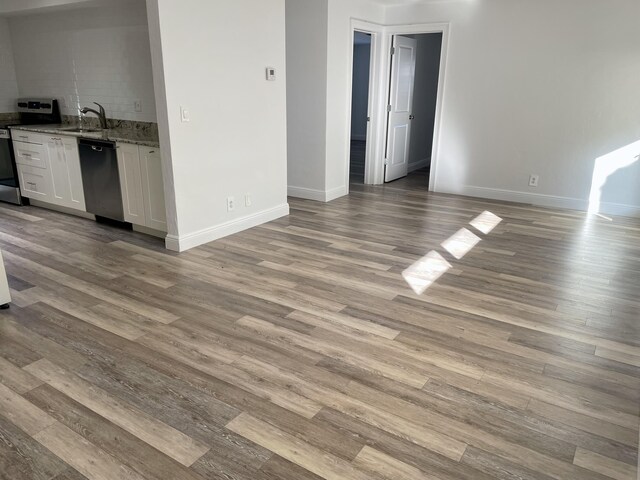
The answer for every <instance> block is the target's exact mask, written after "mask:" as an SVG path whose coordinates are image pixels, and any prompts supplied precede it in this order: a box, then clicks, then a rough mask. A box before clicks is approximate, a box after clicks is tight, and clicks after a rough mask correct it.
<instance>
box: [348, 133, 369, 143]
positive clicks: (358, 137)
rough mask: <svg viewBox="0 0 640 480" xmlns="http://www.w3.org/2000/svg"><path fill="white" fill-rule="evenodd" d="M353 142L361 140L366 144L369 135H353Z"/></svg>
mask: <svg viewBox="0 0 640 480" xmlns="http://www.w3.org/2000/svg"><path fill="white" fill-rule="evenodd" d="M351 140H359V141H361V142H366V141H367V135H366V134H365V135H357V134H356V135H353V134H352V135H351Z"/></svg>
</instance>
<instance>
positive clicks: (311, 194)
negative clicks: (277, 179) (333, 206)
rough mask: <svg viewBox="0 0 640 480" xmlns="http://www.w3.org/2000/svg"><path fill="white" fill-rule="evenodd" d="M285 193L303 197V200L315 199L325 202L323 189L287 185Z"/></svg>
mask: <svg viewBox="0 0 640 480" xmlns="http://www.w3.org/2000/svg"><path fill="white" fill-rule="evenodd" d="M287 195H288V196H290V197H295V198H304V199H305V200H315V201H317V202H326V200H325V198H326V196H325V192H324V190H316V189H313V188H305V187H287Z"/></svg>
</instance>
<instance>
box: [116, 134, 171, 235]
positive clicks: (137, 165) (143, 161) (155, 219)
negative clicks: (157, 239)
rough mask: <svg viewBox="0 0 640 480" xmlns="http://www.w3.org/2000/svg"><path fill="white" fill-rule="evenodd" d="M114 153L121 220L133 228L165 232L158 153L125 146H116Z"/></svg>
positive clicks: (142, 147) (154, 150)
mask: <svg viewBox="0 0 640 480" xmlns="http://www.w3.org/2000/svg"><path fill="white" fill-rule="evenodd" d="M117 150H118V170H119V173H120V188H121V190H122V204H123V208H124V219H125V220H126V221H127V222H130V223H133V224H134V225H141V226H144V227H148V228H152V229H154V230H159V231H162V232H166V231H167V215H166V207H165V204H164V183H163V181H162V165H161V163H160V151H159V150H158V149H157V148H152V147H144V146H138V145H132V144H128V143H118V149H117Z"/></svg>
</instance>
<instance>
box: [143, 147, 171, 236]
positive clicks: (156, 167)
mask: <svg viewBox="0 0 640 480" xmlns="http://www.w3.org/2000/svg"><path fill="white" fill-rule="evenodd" d="M140 168H141V170H142V191H143V192H144V210H145V218H146V224H145V225H146V226H147V227H149V228H153V229H155V230H160V231H162V232H166V231H167V209H166V206H165V204H164V182H163V181H162V163H161V161H160V150H158V149H157V148H148V147H140Z"/></svg>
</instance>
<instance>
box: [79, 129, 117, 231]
mask: <svg viewBox="0 0 640 480" xmlns="http://www.w3.org/2000/svg"><path fill="white" fill-rule="evenodd" d="M78 147H79V149H80V169H81V170H82V186H83V189H84V200H85V203H86V205H87V212H89V213H93V214H94V215H95V216H96V219H97V220H100V219H101V218H106V219H110V220H117V221H119V222H123V221H124V211H123V207H122V191H121V190H120V175H119V173H118V158H117V156H116V145H115V143H113V142H109V141H105V140H91V139H87V138H81V139H80V140H79V141H78Z"/></svg>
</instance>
